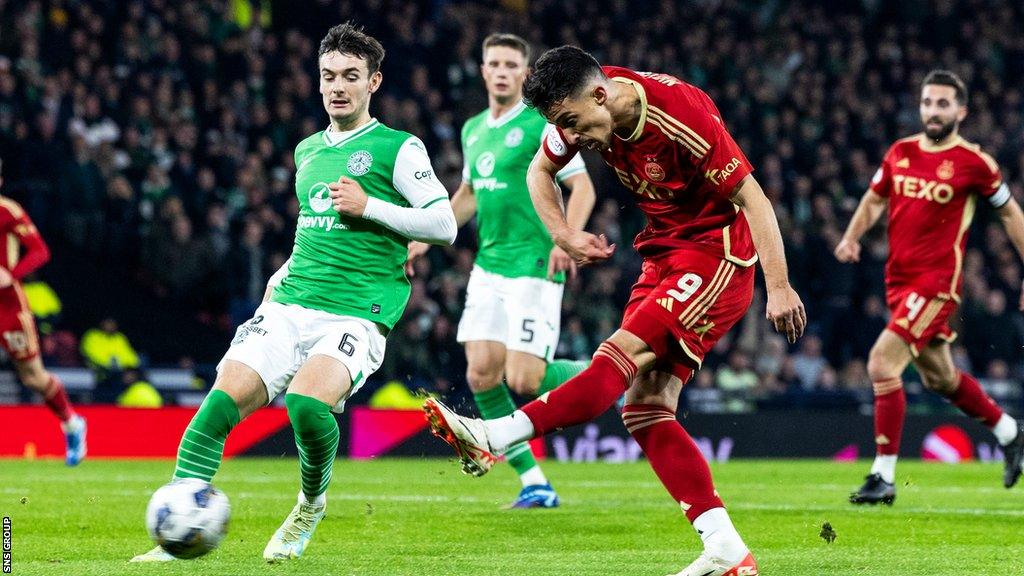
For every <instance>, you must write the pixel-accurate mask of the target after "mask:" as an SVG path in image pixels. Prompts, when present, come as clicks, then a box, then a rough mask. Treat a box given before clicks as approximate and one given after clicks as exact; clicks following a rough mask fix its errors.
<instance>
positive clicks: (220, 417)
mask: <svg viewBox="0 0 1024 576" xmlns="http://www.w3.org/2000/svg"><path fill="white" fill-rule="evenodd" d="M238 420H239V418H238V406H236V405H235V401H234V400H232V399H231V396H228V395H227V393H226V392H223V391H221V390H213V391H212V392H210V394H209V395H208V396H207V397H206V399H205V400H203V405H202V406H200V407H199V411H198V412H196V415H195V416H193V417H192V421H191V422H189V424H188V428H186V429H185V433H184V434H182V436H181V444H179V445H178V461H177V463H176V464H175V467H174V477H175V478H199V479H200V480H205V481H207V482H209V481H210V480H211V479H213V475H214V474H216V473H217V469H218V468H220V461H221V459H222V458H223V457H224V440H226V439H227V437H228V433H229V432H231V429H232V428H234V427H235V425H236V424H238Z"/></svg>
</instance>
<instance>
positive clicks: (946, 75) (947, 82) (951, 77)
mask: <svg viewBox="0 0 1024 576" xmlns="http://www.w3.org/2000/svg"><path fill="white" fill-rule="evenodd" d="M929 84H936V85H938V86H949V87H951V88H953V89H954V90H956V101H957V102H959V103H960V105H961V106H966V105H967V85H966V84H964V81H963V80H961V79H960V77H959V76H957V75H956V72H951V71H949V70H932V71H931V72H929V73H928V75H927V76H925V77H924V81H923V82H921V88H922V89H924V87H925V86H928V85H929Z"/></svg>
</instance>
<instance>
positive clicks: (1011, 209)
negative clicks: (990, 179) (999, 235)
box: [996, 198, 1024, 310]
mask: <svg viewBox="0 0 1024 576" xmlns="http://www.w3.org/2000/svg"><path fill="white" fill-rule="evenodd" d="M996 212H997V213H998V214H999V220H1001V221H1002V223H1003V228H1005V229H1006V235H1007V236H1009V237H1010V242H1013V247H1014V248H1016V249H1017V254H1018V255H1019V256H1020V258H1021V260H1024V212H1022V211H1021V209H1020V204H1018V203H1017V201H1016V200H1014V199H1013V198H1010V199H1009V200H1008V201H1007V202H1006V204H1003V205H1002V206H1000V207H999V208H996ZM1017 306H1018V308H1019V309H1020V310H1024V286H1022V290H1021V296H1020V302H1019V303H1018V304H1017Z"/></svg>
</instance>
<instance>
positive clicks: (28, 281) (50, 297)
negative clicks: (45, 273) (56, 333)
mask: <svg viewBox="0 0 1024 576" xmlns="http://www.w3.org/2000/svg"><path fill="white" fill-rule="evenodd" d="M21 289H22V291H24V293H25V299H26V300H28V307H29V309H31V310H32V315H33V316H35V317H36V327H37V328H38V329H39V333H40V334H43V335H45V334H50V333H51V332H53V328H54V326H55V325H56V324H58V323H59V322H60V314H61V312H62V311H63V305H62V304H61V301H60V296H57V292H56V291H54V289H53V288H52V287H51V286H50V285H49V284H47V283H46V281H45V280H41V279H40V278H39V277H38V276H36V275H35V274H34V273H33V274H29V275H28V276H27V277H26V278H25V280H24V281H23V282H22V284H21Z"/></svg>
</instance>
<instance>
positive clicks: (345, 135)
mask: <svg viewBox="0 0 1024 576" xmlns="http://www.w3.org/2000/svg"><path fill="white" fill-rule="evenodd" d="M378 125H380V122H377V119H376V118H370V121H369V122H367V123H366V124H363V125H362V126H360V127H358V128H353V129H352V130H345V131H344V132H335V131H334V130H331V126H330V125H328V126H327V128H326V129H325V130H324V144H327V145H328V146H338V145H340V144H344V143H345V142H348V141H350V140H353V139H355V138H358V137H360V136H362V135H363V134H366V133H367V132H369V131H370V130H373V129H374V128H376V127H377V126H378Z"/></svg>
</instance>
